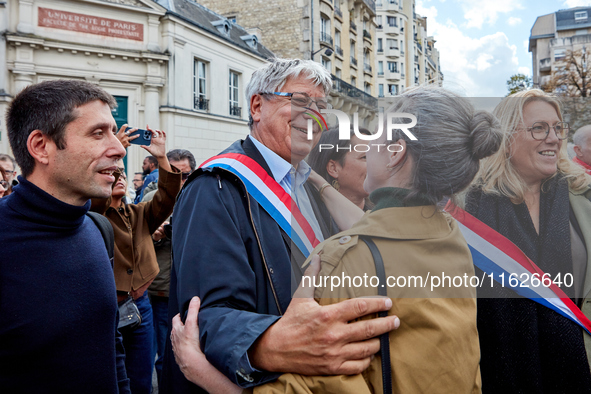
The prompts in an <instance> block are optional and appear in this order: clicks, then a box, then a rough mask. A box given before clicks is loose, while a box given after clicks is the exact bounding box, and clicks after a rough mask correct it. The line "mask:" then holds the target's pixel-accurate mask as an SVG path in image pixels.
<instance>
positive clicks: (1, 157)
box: [0, 153, 16, 171]
mask: <svg viewBox="0 0 591 394" xmlns="http://www.w3.org/2000/svg"><path fill="white" fill-rule="evenodd" d="M0 161H6V162H8V161H9V162H11V163H12V170H13V171H16V160H14V158H13V157H12V156H10V155H7V154H6V153H0Z"/></svg>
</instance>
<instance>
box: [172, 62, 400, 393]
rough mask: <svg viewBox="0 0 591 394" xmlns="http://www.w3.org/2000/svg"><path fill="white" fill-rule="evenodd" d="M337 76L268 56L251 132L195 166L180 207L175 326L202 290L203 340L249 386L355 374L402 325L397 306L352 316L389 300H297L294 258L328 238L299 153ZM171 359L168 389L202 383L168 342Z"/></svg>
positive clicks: (252, 100)
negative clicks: (183, 367)
mask: <svg viewBox="0 0 591 394" xmlns="http://www.w3.org/2000/svg"><path fill="white" fill-rule="evenodd" d="M331 86H332V81H331V76H330V74H329V73H328V72H327V71H326V70H325V69H324V68H323V67H322V66H321V65H319V64H318V63H315V62H312V61H307V60H289V59H273V60H271V61H270V63H268V64H267V65H265V66H264V67H262V68H260V69H258V70H257V71H255V72H254V74H253V75H252V78H251V80H250V83H249V84H248V86H247V92H246V96H247V100H248V103H249V107H250V116H249V127H250V135H249V136H248V137H247V138H246V139H245V140H241V141H236V142H235V143H234V144H232V145H231V146H230V147H229V148H227V149H226V150H225V151H224V152H222V153H221V154H220V155H218V156H215V157H213V158H212V159H210V160H208V161H207V162H206V163H204V164H203V165H202V167H201V168H200V169H198V170H197V171H195V172H194V173H193V174H192V175H191V177H189V179H188V180H187V182H186V183H185V185H184V187H183V190H182V191H181V193H180V195H179V197H178V201H177V205H176V207H175V220H174V222H173V233H174V234H175V236H174V237H173V270H172V272H171V288H170V304H169V308H170V312H169V324H170V320H171V319H170V317H171V316H174V315H175V314H176V313H178V312H180V314H181V316H183V318H184V316H185V315H186V313H187V308H188V306H189V302H190V301H191V299H192V298H193V297H194V296H199V297H200V298H201V305H202V308H201V311H200V312H199V328H200V339H201V347H202V348H203V351H204V353H205V355H206V356H207V359H208V360H209V361H210V362H211V363H212V364H213V365H214V366H215V367H216V368H217V369H218V370H220V371H221V372H222V373H223V374H224V375H226V376H227V377H228V378H229V379H230V380H231V381H233V382H234V383H236V384H237V385H239V386H240V387H243V388H247V387H252V386H256V385H260V384H263V383H265V382H268V381H271V380H273V379H276V378H277V377H278V376H279V375H280V374H281V373H283V372H297V373H301V374H315V375H316V374H325V375H332V374H355V373H360V372H361V371H363V370H364V369H365V368H367V366H368V365H369V361H370V357H371V356H372V355H373V354H374V353H376V352H377V351H378V350H379V347H380V345H379V339H377V338H376V337H377V336H379V335H381V334H382V333H385V332H389V331H391V330H392V329H394V328H395V327H396V325H397V318H396V317H394V316H391V317H387V318H378V319H374V320H365V321H360V322H354V323H351V324H348V322H349V321H354V320H356V319H357V318H359V317H361V316H365V315H368V314H371V313H375V312H378V311H382V310H387V309H389V308H390V307H391V302H390V300H385V299H379V298H375V299H363V300H361V299H358V300H348V301H344V302H342V303H339V304H335V305H331V306H322V307H321V306H319V305H318V303H316V302H315V301H314V299H312V298H299V299H298V298H294V299H293V300H292V286H291V285H292V283H293V282H297V280H298V278H299V276H301V271H300V267H299V266H298V264H297V259H292V258H291V256H292V255H293V254H295V252H296V249H298V250H299V252H301V253H302V254H303V255H304V256H307V255H309V253H310V251H311V249H312V248H313V247H314V246H315V245H317V243H318V242H319V241H322V240H323V239H324V236H325V234H323V231H322V228H321V227H322V226H321V224H320V223H319V222H318V220H317V219H316V217H315V213H314V210H313V208H312V206H311V202H310V198H309V196H308V195H307V194H306V192H305V187H304V183H305V182H306V179H307V177H308V175H309V174H310V168H309V166H308V165H307V164H306V163H305V161H304V158H305V157H306V156H307V155H308V153H309V152H310V150H311V149H312V147H313V146H314V145H315V144H316V142H318V139H319V137H320V134H321V129H320V127H319V125H318V124H317V123H315V122H314V123H313V127H314V130H313V131H314V133H313V134H314V137H313V138H312V139H310V140H309V139H308V136H307V124H308V119H312V117H311V116H310V115H309V113H310V112H314V111H316V112H320V111H321V110H322V109H324V108H327V106H328V105H327V102H326V96H327V95H328V93H329V92H330V89H331ZM302 230H303V231H302ZM294 260H296V262H293V261H294ZM318 269H319V267H318V263H314V264H312V267H311V269H309V271H308V272H307V274H311V273H312V274H313V273H314V272H317V270H318ZM368 333H371V334H368ZM165 358H166V359H167V360H165V366H164V370H163V382H162V388H161V389H162V392H165V393H166V392H171V393H186V392H196V391H198V390H199V388H198V387H197V386H195V385H194V384H192V383H190V382H189V381H188V380H186V379H185V378H184V376H183V375H182V373H181V372H180V370H179V368H178V366H177V365H176V364H175V363H174V359H173V356H172V352H171V349H170V342H169V343H168V344H167V354H166V356H165Z"/></svg>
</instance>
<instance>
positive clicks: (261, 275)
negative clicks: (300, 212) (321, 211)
mask: <svg viewBox="0 0 591 394" xmlns="http://www.w3.org/2000/svg"><path fill="white" fill-rule="evenodd" d="M229 152H235V153H242V154H246V155H248V156H249V157H251V158H252V159H254V160H255V161H257V162H258V163H259V164H260V165H261V166H262V167H263V168H264V169H265V170H266V171H267V172H268V173H269V174H270V170H269V168H268V166H267V164H266V163H265V161H264V160H263V158H262V156H261V154H260V153H259V152H258V150H257V149H256V147H255V146H254V144H253V143H252V141H251V140H250V139H249V138H247V139H246V140H245V141H237V142H235V143H234V144H232V145H231V146H230V147H229V148H228V149H226V150H225V151H224V152H223V153H229ZM287 240H288V239H287V238H285V236H284V235H282V230H281V228H280V227H279V225H278V224H277V223H276V222H275V220H273V218H271V216H270V215H269V214H268V213H267V212H266V211H264V209H263V208H261V207H260V206H259V204H258V203H257V202H256V200H254V199H253V198H252V197H251V196H250V195H248V194H247V193H246V188H245V186H244V184H243V183H242V181H241V180H240V179H239V178H238V177H236V176H235V175H234V174H232V173H230V172H228V171H226V170H222V169H213V170H211V169H205V170H202V169H199V170H197V171H196V172H195V173H194V174H192V176H191V177H190V178H189V179H188V180H187V182H186V184H185V185H184V187H183V190H182V191H181V193H180V194H179V198H178V201H177V205H176V207H175V211H174V221H173V237H172V244H173V269H172V272H171V287H170V304H169V322H170V320H171V318H172V317H173V316H174V315H175V314H177V313H178V312H179V311H180V312H181V315H182V316H184V315H185V313H186V311H187V308H188V305H189V302H190V300H191V298H192V297H193V296H196V295H198V296H199V297H201V300H202V301H201V302H202V304H201V311H200V312H199V329H200V335H201V347H202V349H203V350H204V352H205V354H206V356H207V358H208V360H209V361H210V362H211V363H212V364H213V365H214V366H215V367H216V368H218V369H219V370H220V371H221V372H223V373H224V374H225V375H226V376H228V377H229V378H230V379H232V380H233V381H234V382H236V383H237V384H239V385H241V386H243V387H248V386H253V385H258V384H261V383H262V382H265V381H268V380H272V379H275V378H276V377H277V376H278V374H271V373H268V372H253V370H252V369H250V368H249V365H248V361H247V356H246V354H247V351H248V349H249V348H250V347H251V345H252V344H253V343H254V342H255V341H256V339H257V338H258V337H259V336H260V335H261V334H262V333H263V332H264V331H265V330H266V329H267V328H268V327H269V326H270V325H272V324H273V323H275V322H276V321H277V319H278V318H279V316H280V315H281V314H282V313H283V312H285V310H286V309H287V306H288V305H289V302H290V301H291V282H292V279H291V278H292V269H291V262H290V245H289V243H288V242H287ZM169 344H170V343H169ZM166 358H167V360H165V367H164V371H163V382H162V386H163V387H162V389H163V392H165V393H166V392H170V393H185V392H198V388H197V386H194V385H192V384H191V383H189V382H188V381H187V380H185V379H184V377H183V376H182V374H181V373H180V370H179V369H178V366H176V364H175V363H174V357H173V356H172V352H171V351H170V346H168V349H167V355H166Z"/></svg>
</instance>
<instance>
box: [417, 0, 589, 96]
mask: <svg viewBox="0 0 591 394" xmlns="http://www.w3.org/2000/svg"><path fill="white" fill-rule="evenodd" d="M578 6H591V0H416V5H415V7H416V12H417V14H420V15H422V16H426V17H427V34H428V35H430V36H431V35H432V36H434V37H435V40H436V42H437V43H436V44H435V47H436V48H437V49H438V50H439V51H440V64H441V72H442V73H443V74H444V83H443V86H444V87H446V88H448V89H450V90H453V91H455V92H457V93H459V94H461V95H464V96H468V97H502V96H505V95H506V94H507V85H506V82H507V80H508V79H509V77H511V75H514V74H517V73H522V74H526V75H529V76H531V74H532V71H531V70H532V59H531V53H530V52H528V44H529V36H530V32H531V28H532V26H533V25H534V22H535V21H536V18H537V17H538V16H541V15H546V14H550V13H553V12H555V11H558V10H561V9H567V8H572V7H578Z"/></svg>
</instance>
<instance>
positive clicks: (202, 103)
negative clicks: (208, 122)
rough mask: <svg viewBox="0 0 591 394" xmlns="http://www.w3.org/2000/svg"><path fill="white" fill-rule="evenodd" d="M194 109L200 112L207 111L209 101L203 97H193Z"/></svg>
mask: <svg viewBox="0 0 591 394" xmlns="http://www.w3.org/2000/svg"><path fill="white" fill-rule="evenodd" d="M195 109H199V110H202V111H208V110H209V100H208V99H206V98H205V97H203V96H200V97H197V96H196V97H195Z"/></svg>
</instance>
